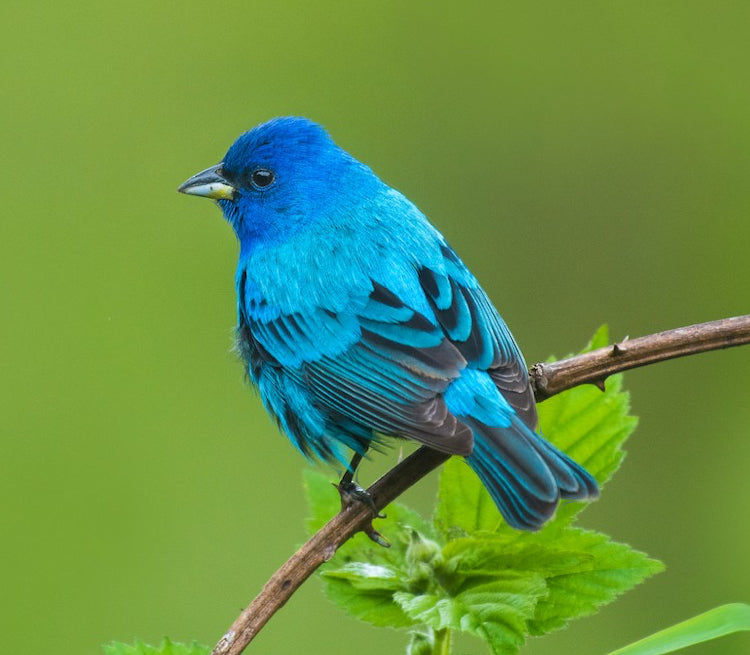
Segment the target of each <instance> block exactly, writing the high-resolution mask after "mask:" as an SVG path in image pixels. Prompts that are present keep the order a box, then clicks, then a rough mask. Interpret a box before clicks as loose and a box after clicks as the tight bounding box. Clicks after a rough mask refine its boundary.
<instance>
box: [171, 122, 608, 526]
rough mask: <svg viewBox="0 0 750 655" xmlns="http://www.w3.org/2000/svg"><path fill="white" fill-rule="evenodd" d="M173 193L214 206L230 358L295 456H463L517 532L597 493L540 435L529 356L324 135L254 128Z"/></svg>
mask: <svg viewBox="0 0 750 655" xmlns="http://www.w3.org/2000/svg"><path fill="white" fill-rule="evenodd" d="M179 191H181V192H182V193H187V194H191V195H196V196H203V197H206V198H212V199H214V200H216V201H217V202H218V204H219V205H220V207H221V210H222V212H223V214H224V217H225V218H226V220H227V221H228V222H229V223H230V225H231V226H232V227H233V228H234V231H235V233H236V235H237V238H238V240H239V245H240V253H239V264H238V267H237V275H236V280H235V282H236V288H237V314H238V325H237V332H236V334H237V348H238V351H239V353H240V355H241V357H242V360H243V361H244V364H245V365H246V367H247V372H248V375H249V377H250V380H251V381H252V383H253V384H255V385H256V386H257V388H258V390H259V392H260V396H261V398H262V400H263V404H264V406H265V408H266V409H267V410H268V412H269V413H270V414H271V416H273V417H274V418H275V420H276V421H277V423H278V425H279V427H280V428H281V430H283V432H285V433H286V434H287V436H288V437H289V439H290V440H291V441H292V443H293V444H294V445H295V446H296V447H297V448H298V449H299V450H300V451H301V452H302V453H303V454H304V455H306V456H307V457H309V458H322V459H324V460H328V461H330V462H334V463H335V462H341V463H343V464H344V465H345V466H346V465H347V458H346V452H347V450H346V449H349V450H351V451H353V453H354V454H355V461H357V462H358V461H359V460H358V458H359V457H361V455H362V454H364V453H365V451H366V450H367V449H368V447H369V446H370V445H373V444H378V443H380V442H382V440H383V439H385V438H387V437H401V438H404V437H405V438H410V439H414V440H416V441H418V442H419V443H421V444H425V445H427V446H429V447H430V448H434V449H436V450H438V451H441V452H444V453H449V454H452V455H459V456H461V457H464V458H465V460H466V462H467V463H468V465H469V466H470V467H471V468H472V469H473V470H474V471H475V472H476V473H477V475H478V476H479V478H480V479H481V481H482V483H483V484H484V486H485V487H486V488H487V490H488V491H489V493H490V494H491V496H492V498H493V499H494V501H495V503H496V504H497V507H498V509H499V510H500V512H501V513H502V515H503V517H504V518H505V520H506V521H507V522H508V523H509V524H510V525H511V526H513V527H514V528H518V529H523V530H536V529H538V528H540V527H541V525H542V524H543V523H544V522H545V521H546V520H547V519H549V518H550V517H551V516H552V515H553V513H554V511H555V508H556V507H557V504H558V502H559V500H560V499H561V498H564V499H575V500H581V499H586V498H594V497H596V496H597V495H598V488H597V484H596V481H595V480H594V478H593V477H592V476H591V475H590V474H589V473H588V472H587V471H586V470H584V469H583V468H582V467H581V466H579V465H578V464H577V463H576V462H574V461H573V460H572V459H570V458H569V457H567V456H566V455H565V454H563V453H562V452H560V451H559V450H557V449H556V448H555V447H554V446H553V445H552V444H550V443H549V442H547V441H546V440H545V439H544V438H543V437H541V436H540V435H539V434H538V433H537V432H536V429H537V413H536V407H535V403H534V395H533V392H532V389H531V387H530V385H529V378H528V373H527V369H526V364H525V362H524V359H523V356H522V355H521V351H520V350H519V348H518V346H517V345H516V341H515V339H514V338H513V335H511V333H510V331H509V330H508V328H507V326H506V325H505V322H504V321H503V319H502V318H501V317H500V315H499V314H498V312H497V310H496V309H495V307H494V306H493V305H492V303H491V302H490V300H489V298H488V297H487V295H486V294H485V292H484V291H483V290H482V288H481V287H480V286H479V283H478V282H477V280H476V278H475V277H474V276H473V275H472V274H471V272H470V271H469V269H468V268H467V267H466V265H465V264H464V263H463V262H462V261H461V259H460V258H459V257H458V255H456V253H455V252H454V251H453V249H452V248H451V247H450V246H449V245H448V243H447V242H446V240H445V238H444V237H443V236H442V235H441V234H440V233H439V232H438V231H437V230H436V229H435V228H434V227H433V226H432V225H431V224H430V223H429V222H428V220H427V218H426V217H425V216H424V215H423V214H422V213H421V212H420V211H419V209H417V207H416V206H415V205H413V204H412V203H411V202H410V201H409V200H408V199H407V198H405V197H404V196H403V195H402V194H401V193H399V192H398V191H396V190H395V189H392V188H391V187H389V186H388V185H387V184H385V183H384V182H383V181H381V180H380V179H379V178H378V177H377V176H376V175H375V174H374V173H373V171H372V170H371V169H370V168H368V167H367V166H366V165H364V164H362V163H361V162H359V161H357V160H356V159H355V158H354V157H352V156H351V155H350V154H348V153H347V152H345V151H344V150H342V149H341V148H340V147H338V146H337V145H336V144H335V143H334V142H333V140H332V139H331V138H330V136H329V135H328V134H327V132H326V131H325V130H324V129H323V128H322V127H321V126H319V125H317V124H316V123H314V122H312V121H310V120H307V119H304V118H295V117H285V118H276V119H273V120H270V121H268V122H266V123H263V124H261V125H258V126H256V127H255V128H253V129H252V130H250V131H249V132H246V133H245V134H243V135H241V136H240V137H239V138H238V139H237V140H236V141H235V142H234V144H233V145H232V146H231V147H230V148H229V150H228V151H227V153H226V155H225V156H224V158H223V160H222V161H221V162H220V163H219V164H217V165H216V166H212V167H211V168H208V169H206V170H204V171H202V172H200V173H198V174H197V175H194V176H193V177H191V178H190V179H189V180H187V181H186V182H185V183H184V184H183V185H182V186H180V188H179ZM353 466H354V464H353V465H352V468H353ZM348 472H349V473H351V472H352V471H351V468H349V469H348Z"/></svg>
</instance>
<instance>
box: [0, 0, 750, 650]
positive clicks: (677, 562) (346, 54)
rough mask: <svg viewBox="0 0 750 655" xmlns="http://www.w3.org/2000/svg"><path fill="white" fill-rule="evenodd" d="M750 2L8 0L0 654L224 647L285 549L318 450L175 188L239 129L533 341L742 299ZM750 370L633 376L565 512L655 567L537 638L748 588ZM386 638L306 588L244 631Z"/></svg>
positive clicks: (710, 309) (713, 361) (748, 357)
mask: <svg viewBox="0 0 750 655" xmlns="http://www.w3.org/2000/svg"><path fill="white" fill-rule="evenodd" d="M749 7H750V5H748V3H747V2H745V1H744V0H743V1H741V2H719V3H709V2H693V1H683V2H676V1H675V2H651V1H649V2H646V1H642V2H628V3H626V2H578V3H567V2H559V3H557V2H541V3H528V4H523V5H522V4H521V3H513V4H511V3H505V2H502V3H472V2H464V3H434V2H433V3H422V2H411V3H405V2H403V1H402V2H372V1H370V2H353V1H352V0H349V1H347V2H343V1H342V2H331V1H319V2H315V3H306V2H301V1H300V2H275V3H271V2H248V1H245V2H223V3H210V2H185V1H183V2H159V1H150V2H142V1H138V0H133V1H131V2H127V3H102V2H59V3H52V2H47V3H43V2H33V1H31V2H30V1H29V0H24V1H23V2H19V1H16V0H5V1H4V2H3V3H2V8H1V9H0V25H1V26H2V27H0V30H2V34H1V35H0V37H1V38H0V49H1V50H2V58H1V61H0V65H1V66H2V76H1V79H2V86H3V102H2V103H0V115H2V133H3V136H2V154H1V155H0V156H1V157H2V158H3V166H2V175H1V176H0V191H1V197H2V237H1V239H0V249H1V252H0V279H1V280H2V282H1V283H0V294H2V295H1V296H0V303H1V304H0V307H2V322H1V325H2V333H1V334H2V338H1V339H0V353H1V355H0V362H1V363H2V379H1V380H0V385H2V387H1V388H0V404H1V405H2V410H1V413H0V430H1V431H2V433H1V440H0V467H2V470H1V471H0V473H1V475H0V497H1V498H2V501H1V505H0V508H1V509H0V512H1V513H2V514H1V519H2V524H1V526H0V530H1V531H2V536H1V538H0V550H1V552H0V567H1V569H0V580H1V581H2V582H1V583H0V584H1V586H2V607H0V622H2V625H1V626H0V630H1V632H0V635H1V636H0V643H2V646H0V650H2V652H7V653H21V652H24V653H28V652H34V653H66V654H67V653H70V654H73V653H76V654H81V655H94V654H96V653H98V652H99V644H100V643H102V642H106V641H108V640H111V639H118V640H131V639H132V638H134V637H139V638H142V639H145V640H149V641H156V640H158V639H160V638H161V636H162V635H165V634H168V635H170V636H171V637H172V638H174V639H178V640H190V639H193V638H196V639H198V640H200V641H202V642H205V643H210V644H212V643H214V642H215V641H216V639H217V638H218V637H219V636H220V635H221V634H222V633H223V631H224V630H225V629H226V627H227V626H228V625H229V623H230V622H231V621H232V620H233V618H234V617H235V615H236V614H237V612H238V611H239V609H240V608H241V607H242V606H244V605H245V604H246V603H247V602H248V601H249V600H250V599H251V597H252V596H253V595H254V594H255V593H256V592H257V591H258V590H259V589H260V587H261V586H262V584H263V582H264V581H265V580H266V579H267V577H268V576H269V575H270V573H271V572H272V571H273V570H274V569H275V567H276V566H278V565H279V564H281V562H282V561H283V560H284V559H285V557H286V556H287V555H288V554H289V553H290V552H291V551H292V549H293V548H294V547H295V545H296V544H297V543H299V542H300V541H301V540H302V538H303V528H302V524H303V517H304V515H305V504H304V499H303V496H302V492H301V471H302V469H303V468H304V466H305V464H304V462H303V460H302V459H301V458H300V457H299V456H298V455H297V454H296V453H295V452H294V451H293V449H292V448H291V447H290V446H289V445H288V443H286V441H285V439H284V438H283V437H281V436H279V435H278V434H277V432H276V429H275V427H274V426H273V425H272V424H271V422H270V421H269V420H268V419H267V418H266V416H265V415H264V413H263V411H262V409H261V405H260V402H259V400H258V399H257V398H256V397H255V396H254V394H253V393H252V392H251V391H250V390H249V389H248V388H247V387H246V385H245V384H244V383H243V376H242V371H241V368H240V366H239V365H238V364H237V363H236V361H235V357H234V355H233V354H232V353H231V352H230V346H231V328H232V325H233V322H234V318H235V316H234V288H233V272H234V265H235V258H236V251H237V247H236V243H235V241H234V238H233V236H232V233H231V230H230V229H229V227H228V226H227V225H226V224H224V222H223V221H222V220H221V217H220V213H219V211H218V210H217V209H216V208H215V207H213V206H212V205H211V204H210V203H208V202H205V201H202V200H200V201H199V200H196V199H194V198H188V197H184V196H178V195H177V194H176V193H175V188H176V187H177V185H178V184H179V183H181V182H182V181H183V180H184V179H185V178H187V177H188V176H189V175H191V174H193V173H195V172H197V171H198V170H200V169H203V168H205V167H206V166H209V165H211V164H213V163H215V162H217V161H218V160H219V159H220V157H221V156H222V155H223V153H224V152H225V150H226V148H227V147H228V146H229V144H230V143H231V142H232V140H233V139H234V138H235V137H236V136H237V135H238V134H239V133H240V132H242V131H244V130H246V129H249V128H250V127H251V126H252V125H254V124H255V123H257V122H259V121H262V120H266V119H268V118H270V117H272V116H275V115H284V114H300V115H306V116H309V117H311V118H313V119H315V120H318V121H320V122H322V123H323V124H324V125H326V127H327V128H328V129H329V130H330V132H331V133H332V134H333V136H334V138H335V139H336V140H337V141H338V142H339V143H340V144H341V145H343V146H344V147H345V148H346V149H348V150H349V151H351V152H352V153H353V154H355V155H356V156H357V157H359V158H360V159H362V160H364V161H366V162H367V163H369V164H370V165H371V166H372V167H373V168H374V169H375V171H376V172H378V173H379V174H380V175H381V176H382V177H384V178H385V180H386V181H388V182H389V183H390V184H392V185H393V186H395V187H397V188H398V189H400V190H402V191H403V192H404V193H406V195H408V196H409V197H410V198H411V199H412V200H414V201H415V202H416V203H417V204H418V205H419V206H420V207H421V208H422V209H423V210H424V211H425V212H426V213H427V214H428V215H429V216H430V217H431V219H432V220H433V222H434V223H435V224H436V225H438V226H439V228H440V229H441V230H442V231H443V232H444V233H445V234H446V236H447V237H448V239H449V240H450V241H451V242H452V244H453V245H454V246H455V247H456V249H457V250H458V251H459V253H460V254H461V255H462V257H463V258H464V259H465V260H466V261H467V262H468V263H469V264H470V266H471V267H472V269H473V270H474V272H475V273H476V274H477V276H478V277H479V278H480V280H481V281H482V282H483V284H484V286H485V288H486V289H487V291H488V292H489V294H490V296H491V297H492V298H493V300H494V301H495V302H496V304H497V305H498V307H499V308H500V310H501V312H502V313H503V315H504V316H505V318H506V320H507V321H508V323H509V324H510V326H511V328H512V329H513V330H514V332H515V334H516V335H517V337H518V340H519V341H520V343H521V345H522V347H523V348H524V351H525V353H526V356H527V359H528V361H529V362H534V361H537V360H539V359H543V358H546V357H547V356H548V355H549V354H551V353H556V354H558V355H563V354H565V353H566V352H570V351H572V350H574V349H577V348H578V347H579V346H581V345H583V343H584V342H585V341H586V340H587V339H588V337H589V336H590V334H591V333H592V332H593V330H594V329H595V328H596V327H597V326H598V325H599V324H600V323H602V322H608V323H609V324H610V325H611V328H612V334H613V337H615V338H621V337H624V336H625V335H630V336H638V335H641V334H647V333H651V332H654V331H658V330H662V329H667V328H670V327H676V326H680V325H686V324H690V323H695V322H701V321H707V320H711V319H716V318H721V317H725V316H731V315H737V314H744V313H747V312H748V311H750V302H748V299H749V298H750V275H748V251H749V250H750V220H748V217H749V216H750V191H749V190H748V180H749V177H750V154H748V153H750V85H748V83H747V75H748V65H749V64H750V39H749V38H748V25H750V8H749ZM748 370H750V348H746V349H744V350H743V349H736V350H728V351H722V352H716V353H710V354H705V355H701V356H698V357H692V358H688V359H685V360H681V361H675V362H670V363H664V364H659V365H657V366H653V367H650V368H647V369H642V370H640V371H636V372H633V373H631V374H629V375H627V377H626V384H627V386H628V387H629V388H630V389H631V390H632V398H633V409H634V412H635V413H636V414H637V415H639V416H640V417H641V424H640V427H639V429H638V430H637V432H636V434H635V436H634V437H633V438H632V440H631V441H630V444H629V456H628V458H627V459H626V461H625V464H624V466H623V468H622V470H621V472H620V473H619V474H618V475H617V476H616V477H615V479H614V481H613V482H612V483H611V484H610V485H609V486H608V487H607V489H606V491H605V493H604V495H603V497H602V498H601V500H600V501H599V502H598V503H596V504H595V506H593V507H591V509H590V510H589V511H587V512H586V514H585V515H584V518H583V524H584V525H587V526H590V527H594V528H596V529H599V530H602V531H605V532H608V533H610V534H611V535H612V536H613V537H614V538H616V539H618V540H621V541H626V542H629V543H631V544H632V545H634V546H636V547H638V548H640V549H642V550H645V551H646V552H648V553H649V554H651V555H653V556H655V557H659V558H661V559H663V560H665V561H666V563H667V566H668V569H667V571H666V572H665V573H663V574H661V575H659V576H658V577H656V578H655V579H653V580H651V581H649V582H647V583H646V584H645V585H643V586H642V587H639V588H638V589H636V590H635V591H634V592H632V593H631V594H629V595H628V596H626V597H624V598H623V599H621V600H620V601H618V602H616V603H615V604H613V605H612V606H610V607H608V608H606V609H605V610H604V611H603V612H601V614H599V615H598V616H596V617H594V618H592V619H586V620H582V621H580V622H578V623H576V624H574V625H573V626H572V627H571V628H570V629H568V630H567V631H564V632H561V633H557V634H556V635H554V636H551V637H548V638H545V639H543V640H534V641H532V642H531V643H530V644H529V646H527V649H526V652H528V653H540V654H552V653H603V652H606V651H607V650H608V649H611V648H614V647H616V646H620V645H623V644H625V643H627V642H629V641H631V640H633V639H635V638H637V637H640V636H643V635H645V634H647V633H650V632H652V631H654V630H656V629H658V628H661V627H663V626H666V625H668V624H671V623H673V622H676V621H678V620H681V619H683V618H687V617H688V616H691V615H693V614H696V613H698V612H700V611H703V610H706V609H708V608H709V607H712V606H715V605H718V604H720V603H724V602H728V601H750V555H749V554H748V553H750V521H748V517H749V516H750V510H749V509H748V508H749V506H750V480H749V479H748V465H749V464H750V428H749V427H748V426H750V402H749V401H748V398H749V397H750V380H748V375H747V372H748ZM383 465H384V461H383V460H379V461H378V462H375V463H373V464H370V465H369V466H368V467H367V468H366V469H365V470H364V472H363V474H362V478H363V481H364V482H366V481H368V480H369V479H371V478H372V477H373V476H374V475H375V474H376V472H377V470H380V469H381V468H382V466H383ZM334 477H335V475H334V474H332V479H333V478H334ZM434 488H435V486H434V478H433V479H431V480H428V481H426V482H425V483H423V484H421V485H420V486H419V487H418V489H417V490H415V491H413V492H411V493H410V495H409V496H408V500H409V501H410V502H412V503H414V504H416V505H418V506H420V507H422V508H424V509H428V508H429V507H430V502H431V498H432V494H433V493H434ZM404 643H405V636H404V635H403V634H399V633H396V632H390V631H385V630H376V629H374V628H370V627H369V626H366V625H364V624H358V623H356V622H355V621H354V620H352V619H349V618H347V617H343V616H340V615H339V614H337V612H336V611H335V610H334V609H333V608H332V607H331V606H330V605H329V604H328V602H327V601H325V600H324V599H322V597H321V596H320V591H319V588H318V583H317V582H316V581H312V582H310V583H309V584H307V585H306V586H305V587H304V588H303V589H302V590H301V591H300V592H299V593H298V594H297V595H296V596H294V598H293V599H292V600H291V602H290V603H289V604H288V605H287V607H286V608H285V609H284V610H283V611H282V612H281V613H280V614H279V615H278V616H277V617H275V618H274V619H273V621H272V622H271V623H270V624H269V625H268V626H267V628H266V629H265V630H264V632H263V633H262V634H261V635H260V637H259V638H258V639H257V641H256V643H255V644H254V645H253V647H252V648H251V651H250V652H256V653H275V654H281V653H296V652H300V651H301V650H304V651H305V652H309V653H327V654H331V655H337V654H342V655H343V654H349V653H352V652H354V653H357V654H358V655H369V654H382V653H399V652H403V644H404ZM749 647H750V641H748V637H747V636H743V635H738V636H734V637H731V638H728V639H726V640H724V641H722V642H718V643H716V644H713V645H706V646H702V647H699V648H696V649H695V650H694V651H693V652H694V653H696V654H700V653H719V652H721V653H727V654H735V653H737V654H739V653H744V652H747V650H748V648H749ZM460 648H461V650H462V651H463V652H482V649H483V648H484V647H483V646H482V645H481V644H479V643H478V642H469V641H467V642H461V643H460Z"/></svg>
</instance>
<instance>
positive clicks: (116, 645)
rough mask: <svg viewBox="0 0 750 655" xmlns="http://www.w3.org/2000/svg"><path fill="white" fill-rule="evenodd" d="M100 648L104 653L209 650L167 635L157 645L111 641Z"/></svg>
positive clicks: (174, 654)
mask: <svg viewBox="0 0 750 655" xmlns="http://www.w3.org/2000/svg"><path fill="white" fill-rule="evenodd" d="M102 650H103V651H104V655H208V653H210V652H211V648H210V647H209V646H204V645H202V644H198V643H197V642H192V643H190V644H181V643H179V642H173V641H170V640H169V638H167V637H164V640H163V641H162V642H161V644H159V645H158V646H151V645H149V644H146V643H144V642H142V641H136V642H135V643H133V644H123V643H120V642H116V641H113V642H112V643H109V644H105V645H104V646H102Z"/></svg>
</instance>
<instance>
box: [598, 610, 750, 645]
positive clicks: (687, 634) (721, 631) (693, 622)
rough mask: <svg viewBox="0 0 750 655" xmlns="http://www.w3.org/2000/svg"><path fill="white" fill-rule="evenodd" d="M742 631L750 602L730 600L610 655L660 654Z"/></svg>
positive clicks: (749, 625) (749, 618)
mask: <svg viewBox="0 0 750 655" xmlns="http://www.w3.org/2000/svg"><path fill="white" fill-rule="evenodd" d="M742 630H750V605H746V604H744V603H730V604H729V605H722V606H721V607H715V608H714V609H712V610H709V611H708V612H704V613H703V614H699V615H698V616H694V617H693V618H692V619H688V620H687V621H682V622H681V623H678V624H677V625H673V626H671V627H669V628H666V629H665V630H660V631H659V632H657V633H655V634H653V635H651V636H650V637H646V638H645V639H641V640H639V641H636V642H635V643H633V644H630V645H629V646H625V647H624V648H619V649H617V650H616V651H614V652H613V653H610V655H662V654H663V653H672V652H674V651H676V650H680V649H682V648H686V647H687V646H693V645H695V644H701V643H703V642H705V641H710V640H711V639H716V638H717V637H723V636H724V635H729V634H732V633H734V632H740V631H742Z"/></svg>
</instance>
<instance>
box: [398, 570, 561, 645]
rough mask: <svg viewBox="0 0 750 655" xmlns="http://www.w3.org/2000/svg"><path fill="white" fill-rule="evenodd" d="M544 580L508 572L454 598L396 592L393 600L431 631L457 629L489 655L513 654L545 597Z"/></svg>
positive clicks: (464, 589)
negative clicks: (479, 641)
mask: <svg viewBox="0 0 750 655" xmlns="http://www.w3.org/2000/svg"><path fill="white" fill-rule="evenodd" d="M546 593H547V592H546V587H545V584H544V579H543V578H542V577H541V576H538V575H535V574H533V573H523V574H521V573H517V572H514V571H508V572H505V573H503V574H500V575H496V576H495V578H494V579H493V580H491V581H487V582H476V581H473V582H471V583H469V584H466V585H465V586H464V588H463V589H462V590H461V591H460V592H459V593H457V594H456V595H454V596H446V595H443V594H439V593H433V594H413V593H409V592H406V591H404V592H397V593H396V594H394V599H395V600H396V602H397V603H398V604H399V605H401V607H402V608H403V610H404V612H405V613H406V614H407V615H408V616H409V617H411V618H412V619H413V620H414V621H415V622H418V623H423V624H425V625H428V626H430V627H431V628H432V629H433V630H444V629H451V630H460V631H461V632H468V633H469V634H473V635H475V636H477V637H481V638H482V639H484V640H485V641H487V642H488V644H489V645H490V647H491V648H492V652H493V653H496V654H500V653H502V654H504V655H508V654H510V653H515V652H516V651H517V650H518V649H519V648H520V647H521V645H522V644H523V642H524V639H525V636H526V634H527V633H528V630H527V627H526V623H527V621H528V620H529V619H530V618H531V617H532V616H533V613H534V608H535V606H536V604H537V602H538V601H539V599H540V598H542V597H543V596H544V595H545V594H546Z"/></svg>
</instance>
